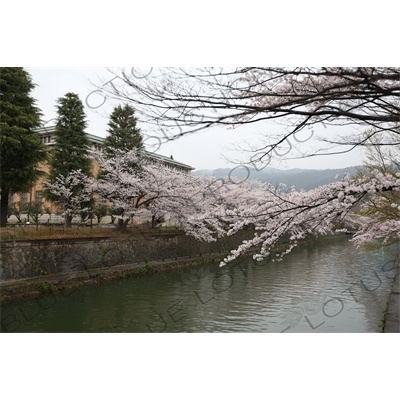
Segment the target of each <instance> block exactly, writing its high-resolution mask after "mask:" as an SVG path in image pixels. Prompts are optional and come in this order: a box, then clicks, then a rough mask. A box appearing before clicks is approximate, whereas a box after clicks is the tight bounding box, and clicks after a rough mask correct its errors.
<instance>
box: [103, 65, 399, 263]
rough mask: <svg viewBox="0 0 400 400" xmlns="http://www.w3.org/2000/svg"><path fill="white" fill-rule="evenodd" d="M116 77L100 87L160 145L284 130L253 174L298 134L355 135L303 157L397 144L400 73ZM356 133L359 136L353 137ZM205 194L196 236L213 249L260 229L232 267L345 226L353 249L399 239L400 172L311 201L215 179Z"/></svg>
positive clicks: (271, 138)
mask: <svg viewBox="0 0 400 400" xmlns="http://www.w3.org/2000/svg"><path fill="white" fill-rule="evenodd" d="M113 72H114V74H115V77H114V79H113V80H112V84H109V85H103V86H102V87H101V90H103V91H104V92H106V94H107V95H108V96H110V97H113V98H116V99H118V100H123V101H127V102H129V103H131V104H133V105H134V107H135V110H136V111H137V113H138V115H139V116H140V118H141V119H142V121H145V122H147V123H148V124H150V126H151V124H153V125H152V126H153V128H154V129H153V134H154V135H158V136H159V137H160V139H161V140H165V141H168V140H175V139H178V138H179V137H182V136H185V135H189V134H195V133H196V134H200V133H201V131H203V130H206V129H210V128H213V127H224V126H225V127H227V128H233V129H234V128H237V127H240V126H244V125H248V126H257V124H259V123H262V122H263V121H276V122H279V123H280V124H281V126H282V130H281V131H280V133H278V134H275V135H265V136H264V137H263V138H262V139H263V140H262V142H261V144H259V145H258V147H252V148H251V152H252V154H251V157H250V159H249V160H247V162H248V163H249V164H250V165H252V166H254V165H255V163H257V165H260V164H261V165H262V164H263V163H264V164H266V163H268V162H269V160H270V158H271V157H272V155H273V154H274V152H277V151H278V152H279V153H280V154H281V152H280V149H281V148H282V146H285V144H286V143H287V141H288V139H289V138H292V137H293V138H294V139H296V141H297V142H299V143H300V144H301V140H300V139H299V137H298V135H299V134H300V132H302V131H303V130H305V129H313V128H314V126H316V125H318V124H320V125H323V126H329V125H332V126H344V127H348V128H349V130H342V131H341V132H345V133H338V134H337V135H336V136H332V135H331V133H330V131H329V130H326V132H325V133H324V134H323V135H322V136H321V137H320V139H321V141H322V143H323V145H322V146H323V147H321V148H319V149H314V150H308V149H306V150H303V151H300V157H311V156H315V155H329V154H337V153H345V152H350V151H352V150H353V149H355V148H358V147H365V148H370V147H371V146H376V142H377V140H375V138H377V139H378V138H379V135H383V137H384V139H383V140H380V142H379V148H381V149H383V148H387V149H393V146H398V145H399V144H400V136H399V132H400V68H398V67H394V68H384V67H339V68H336V67H335V68H303V67H298V68H285V67H276V68H273V67H261V68H260V67H230V68H216V67H213V68H190V69H182V68H163V69H151V70H150V72H148V73H146V74H140V73H138V71H137V70H135V71H133V70H131V71H129V70H120V71H113ZM351 127H353V128H354V127H356V128H357V129H356V133H354V130H353V131H352V130H350V128H351ZM389 136H390V140H387V139H388V137H389ZM382 154H383V155H384V157H386V155H385V153H384V152H383V153H382ZM394 159H395V160H396V156H395V157H394ZM397 162H398V161H397ZM208 185H209V186H208V188H207V185H206V191H205V192H204V193H203V195H204V199H203V200H204V201H205V202H204V203H203V206H202V207H200V208H199V210H197V212H196V213H195V214H193V215H192V216H191V220H192V221H193V220H196V219H197V220H198V221H197V223H198V224H199V226H202V229H200V230H198V231H197V232H196V233H195V235H196V234H197V235H198V237H199V238H203V239H206V240H209V239H210V238H212V237H215V234H217V235H223V234H228V235H231V234H234V233H235V232H237V231H238V230H240V229H243V228H244V227H246V226H250V225H251V226H254V227H255V229H256V230H257V234H256V235H255V237H254V238H253V239H252V240H249V241H247V242H244V243H243V244H242V245H241V246H240V247H239V248H238V249H236V250H234V251H233V252H232V255H231V256H230V257H228V258H227V259H226V260H225V262H227V261H230V260H232V259H234V258H235V257H237V256H239V255H241V254H244V253H245V252H246V251H248V250H250V249H256V250H257V254H256V256H255V257H256V258H257V259H262V258H264V257H268V256H269V255H270V254H271V253H272V252H273V250H274V249H275V248H276V246H277V245H282V244H284V245H286V248H285V250H284V251H283V252H281V253H280V254H278V255H275V257H276V258H277V259H279V258H280V257H281V256H282V254H284V253H287V252H289V251H290V250H291V249H293V248H294V247H295V246H296V245H297V243H298V242H299V240H302V239H304V238H305V237H307V236H308V235H312V234H313V235H320V234H327V233H331V232H333V231H334V230H335V228H336V227H337V226H339V223H343V222H344V223H345V224H346V226H349V227H351V226H353V227H354V228H355V229H358V231H357V233H356V234H355V236H354V238H353V240H354V242H355V243H356V245H363V244H366V243H371V242H373V241H376V240H380V241H381V243H384V244H385V243H387V244H388V243H391V242H393V241H396V240H397V241H398V239H399V228H398V227H399V222H398V219H399V218H398V203H397V202H396V201H391V202H390V204H389V203H388V201H389V199H393V197H394V198H397V196H398V191H399V175H398V172H396V171H387V170H382V169H379V168H375V167H374V168H370V170H369V171H368V173H367V174H361V175H360V176H358V177H356V178H354V179H352V178H350V177H345V178H343V179H342V180H339V181H336V182H333V183H331V184H330V185H326V186H323V187H320V188H318V189H315V190H312V191H309V192H298V191H296V190H295V188H290V189H288V188H286V187H284V186H280V187H277V188H275V187H272V186H270V185H261V184H254V183H252V184H250V183H248V182H236V183H234V182H232V180H231V179H226V180H225V181H223V182H221V181H220V182H218V181H216V180H214V181H213V182H209V183H208ZM218 185H219V189H218V190H216V188H217V186H218ZM203 188H204V187H203ZM216 193H217V194H216ZM389 194H390V195H389ZM384 210H385V212H383V211H384ZM388 210H390V212H389V211H388ZM205 221H207V223H205ZM191 226H193V225H191ZM187 231H188V232H189V231H190V229H187Z"/></svg>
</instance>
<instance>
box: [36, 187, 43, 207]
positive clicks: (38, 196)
mask: <svg viewBox="0 0 400 400" xmlns="http://www.w3.org/2000/svg"><path fill="white" fill-rule="evenodd" d="M36 203H39V204H41V203H42V191H41V190H37V191H36Z"/></svg>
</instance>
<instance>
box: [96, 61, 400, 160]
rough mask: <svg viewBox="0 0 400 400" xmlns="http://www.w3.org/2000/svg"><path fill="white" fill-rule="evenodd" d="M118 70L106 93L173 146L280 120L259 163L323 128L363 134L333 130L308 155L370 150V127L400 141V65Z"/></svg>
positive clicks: (257, 154)
mask: <svg viewBox="0 0 400 400" xmlns="http://www.w3.org/2000/svg"><path fill="white" fill-rule="evenodd" d="M111 72H113V73H114V75H115V77H114V79H113V80H112V83H110V84H104V85H102V86H100V87H99V88H98V89H99V90H102V91H103V92H105V95H108V96H110V97H113V98H116V99H118V100H123V101H125V102H128V103H130V104H132V105H134V107H135V109H136V111H137V113H138V115H140V117H141V118H142V120H144V121H146V122H147V123H149V124H153V126H154V129H153V133H152V134H154V135H159V137H160V138H161V139H164V140H166V141H167V140H175V139H178V138H179V137H181V136H184V135H189V134H193V133H199V132H201V131H203V130H205V129H209V128H212V127H215V126H225V127H228V128H235V127H238V126H243V125H252V126H257V124H259V123H260V122H262V121H276V122H279V123H280V124H281V125H282V131H281V133H279V134H277V135H271V134H269V135H265V136H264V137H263V138H262V141H261V144H259V145H258V147H256V148H253V149H252V151H253V154H252V155H251V159H252V161H253V162H255V160H257V161H258V162H264V163H266V162H267V160H269V157H270V156H271V155H272V154H273V152H274V151H276V150H278V149H280V148H281V147H282V146H285V143H287V140H288V139H289V138H290V137H294V138H296V135H299V134H300V132H301V131H302V130H304V129H306V128H311V129H313V128H314V126H316V125H318V124H323V125H324V126H328V125H336V126H349V127H350V126H353V127H354V126H356V127H357V128H359V133H356V134H354V133H352V132H351V131H350V130H349V131H347V133H344V134H342V135H339V136H337V137H331V135H330V133H329V132H328V131H326V133H325V136H323V137H322V139H323V140H325V142H326V143H325V144H324V147H322V148H320V149H318V150H313V151H308V150H307V151H303V152H302V157H310V156H314V155H316V154H336V153H340V152H349V151H351V150H352V149H354V148H356V147H359V146H364V145H366V141H367V138H366V137H365V136H364V134H363V132H365V130H366V129H367V128H373V130H372V131H371V135H375V134H377V133H379V132H382V131H392V132H394V133H395V134H396V135H397V138H399V131H398V128H399V125H400V68H383V67H382V68H381V67H351V68H350V67H349V68H348V67H339V68H336V67H335V68H330V67H328V68H308V67H296V68H286V67H229V68H217V67H210V68H187V69H183V68H159V69H156V68H154V69H151V71H150V72H148V73H138V71H136V69H135V71H134V70H133V69H132V70H131V71H130V70H126V69H122V70H119V71H116V70H114V71H111ZM306 136H307V135H306ZM297 137H298V136H297ZM397 143H400V140H399V139H397Z"/></svg>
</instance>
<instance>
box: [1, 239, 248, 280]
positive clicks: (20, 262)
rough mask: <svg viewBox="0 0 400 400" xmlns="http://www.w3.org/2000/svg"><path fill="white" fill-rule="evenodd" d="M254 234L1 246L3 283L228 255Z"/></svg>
mask: <svg viewBox="0 0 400 400" xmlns="http://www.w3.org/2000/svg"><path fill="white" fill-rule="evenodd" d="M253 234H254V233H253V232H251V231H243V232H239V233H238V234H236V235H235V236H232V237H225V238H221V239H219V240H218V241H217V242H212V243H206V242H199V241H196V240H195V239H194V238H192V237H189V236H166V237H156V236H151V235H149V236H148V237H139V238H138V237H131V236H130V237H127V238H123V239H102V240H99V239H95V240H93V239H88V240H73V241H71V240H42V241H32V242H7V243H1V244H0V246H1V248H0V249H1V262H0V281H3V282H4V281H8V280H15V279H26V278H33V277H38V276H43V277H44V276H47V275H53V274H63V273H69V272H79V271H88V270H91V269H98V268H112V267H114V266H118V265H122V264H134V263H141V262H152V261H163V260H174V259H176V258H178V257H189V256H190V257H200V256H205V255H207V254H210V253H223V252H226V253H228V252H229V251H230V250H232V249H235V248H236V247H237V246H238V245H240V244H241V243H242V241H243V240H246V239H250V238H251V237H252V236H253Z"/></svg>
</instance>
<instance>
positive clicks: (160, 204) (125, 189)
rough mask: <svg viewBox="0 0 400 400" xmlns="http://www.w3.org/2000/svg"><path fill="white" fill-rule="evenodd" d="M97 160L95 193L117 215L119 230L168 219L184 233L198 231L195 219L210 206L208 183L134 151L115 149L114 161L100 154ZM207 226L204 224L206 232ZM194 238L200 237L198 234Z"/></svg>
mask: <svg viewBox="0 0 400 400" xmlns="http://www.w3.org/2000/svg"><path fill="white" fill-rule="evenodd" d="M96 159H97V161H98V163H99V166H100V170H101V174H100V175H99V178H98V179H97V181H96V192H97V193H98V194H99V196H100V198H102V199H104V200H106V201H108V203H109V205H110V207H111V208H112V209H113V210H116V211H117V213H118V215H117V217H118V219H119V224H118V226H119V228H120V229H124V228H126V226H127V224H128V222H129V221H130V220H131V219H132V218H133V217H135V218H138V219H139V220H150V219H152V218H154V219H161V218H162V217H165V216H169V218H171V219H173V221H174V223H175V224H176V226H178V227H180V228H183V229H185V231H188V232H190V230H191V229H193V230H195V228H194V226H195V225H196V222H195V218H194V217H193V215H195V214H196V213H198V212H200V210H202V208H203V207H205V205H206V204H207V201H203V200H204V196H203V193H204V189H203V187H204V186H205V185H206V182H208V181H207V180H204V179H200V178H197V177H193V176H191V175H187V174H185V173H182V172H179V171H177V170H171V169H169V168H168V167H167V166H166V165H165V164H163V163H162V162H159V161H157V160H155V159H153V158H151V157H148V156H146V155H143V154H142V153H140V152H138V151H136V150H135V149H134V150H130V151H128V152H125V151H121V150H118V149H114V157H113V158H112V159H109V158H106V157H104V156H103V155H102V154H97V155H96ZM137 166H140V168H139V169H138V167H137ZM204 226H205V224H204V221H202V227H203V231H204V232H206V231H207V229H206V228H205V227H204ZM194 235H197V236H199V237H200V236H201V235H200V233H199V231H197V232H196V233H195V234H194ZM203 236H204V235H203ZM204 237H207V235H205V236H204ZM207 238H208V239H210V236H208V237H207Z"/></svg>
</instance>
